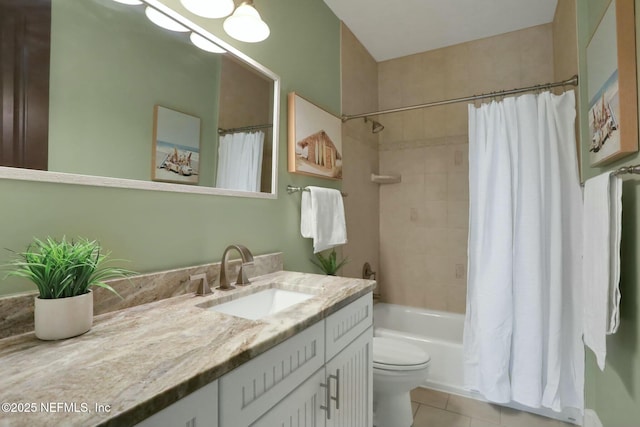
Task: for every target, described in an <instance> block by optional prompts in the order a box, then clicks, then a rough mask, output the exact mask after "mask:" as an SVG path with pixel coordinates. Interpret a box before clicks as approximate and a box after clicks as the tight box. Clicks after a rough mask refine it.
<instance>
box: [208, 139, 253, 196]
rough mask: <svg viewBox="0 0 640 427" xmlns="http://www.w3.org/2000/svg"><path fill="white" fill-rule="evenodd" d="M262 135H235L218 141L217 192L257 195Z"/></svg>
mask: <svg viewBox="0 0 640 427" xmlns="http://www.w3.org/2000/svg"><path fill="white" fill-rule="evenodd" d="M263 145H264V132H262V131H258V132H251V133H247V132H237V133H232V134H227V135H223V136H222V137H220V141H219V145H218V173H217V177H216V187H217V188H227V189H230V190H241V191H256V192H257V191H260V181H261V175H262V148H263Z"/></svg>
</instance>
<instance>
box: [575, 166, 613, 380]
mask: <svg viewBox="0 0 640 427" xmlns="http://www.w3.org/2000/svg"><path fill="white" fill-rule="evenodd" d="M583 220H584V222H583V266H582V271H583V278H584V313H583V314H584V325H583V326H584V343H585V344H586V345H587V346H588V347H589V348H590V349H591V350H592V351H593V352H594V354H595V355H596V359H597V361H598V366H599V367H600V369H601V370H604V364H605V358H606V355H607V339H606V335H610V334H613V333H615V332H616V331H617V330H618V324H619V323H620V311H619V306H620V289H619V287H618V285H619V282H620V236H621V229H622V181H621V180H620V178H618V177H616V176H613V175H611V173H610V172H608V173H604V174H602V175H599V176H597V177H595V178H591V179H589V180H587V182H586V183H585V186H584V212H583Z"/></svg>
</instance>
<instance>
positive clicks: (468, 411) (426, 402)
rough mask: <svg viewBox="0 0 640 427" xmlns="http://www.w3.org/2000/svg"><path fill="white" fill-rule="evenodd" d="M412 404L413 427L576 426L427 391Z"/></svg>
mask: <svg viewBox="0 0 640 427" xmlns="http://www.w3.org/2000/svg"><path fill="white" fill-rule="evenodd" d="M411 401H412V402H411V405H412V407H413V427H570V426H573V424H567V423H564V422H562V421H558V420H553V419H550V418H545V417H541V416H538V415H534V414H530V413H528V412H522V411H518V410H515V409H511V408H504V407H501V406H498V405H492V404H490V403H486V402H480V401H478V400H474V399H468V398H466V397H460V396H457V395H455V394H447V393H442V392H439V391H435V390H429V389H424V388H416V389H414V390H413V391H412V392H411ZM574 427H575V426H574Z"/></svg>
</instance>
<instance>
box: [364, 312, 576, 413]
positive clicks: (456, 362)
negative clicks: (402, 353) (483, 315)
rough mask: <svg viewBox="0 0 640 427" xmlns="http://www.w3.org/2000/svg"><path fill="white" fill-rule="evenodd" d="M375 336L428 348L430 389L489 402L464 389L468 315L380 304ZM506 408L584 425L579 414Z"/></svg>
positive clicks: (426, 383) (519, 407)
mask: <svg viewBox="0 0 640 427" xmlns="http://www.w3.org/2000/svg"><path fill="white" fill-rule="evenodd" d="M373 326H374V335H375V336H377V337H388V338H397V339H401V340H403V341H407V342H410V343H412V344H415V345H417V346H419V347H420V348H422V349H424V350H425V351H426V352H427V353H429V355H430V356H431V365H430V367H429V378H428V379H427V381H426V382H425V384H424V385H423V386H424V387H426V388H431V389H434V390H439V391H442V392H445V393H453V394H458V395H461V396H465V397H470V398H473V399H477V400H482V401H486V400H485V399H484V398H483V397H482V395H481V394H479V393H476V392H471V391H468V390H466V389H465V388H464V377H463V364H462V332H463V329H464V315H462V314H456V313H448V312H444V311H436V310H425V309H421V308H413V307H405V306H402V305H396V304H385V303H378V304H376V305H374V307H373ZM503 406H508V407H510V408H514V409H518V410H522V411H527V412H532V413H535V414H538V415H542V416H545V417H549V418H555V419H558V420H562V421H566V422H570V423H574V424H578V425H582V416H581V415H580V413H579V411H577V410H573V409H571V408H569V409H567V410H565V411H564V412H562V413H556V412H553V411H552V410H550V409H546V408H541V409H532V408H528V407H525V406H522V405H519V404H517V403H511V404H507V405H503Z"/></svg>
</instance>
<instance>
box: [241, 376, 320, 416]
mask: <svg viewBox="0 0 640 427" xmlns="http://www.w3.org/2000/svg"><path fill="white" fill-rule="evenodd" d="M324 379H325V374H324V368H321V369H320V370H318V372H316V373H315V374H314V375H312V376H311V377H310V378H309V379H308V380H307V381H305V382H304V383H302V385H300V386H299V387H298V388H297V389H295V390H294V391H293V392H292V393H291V394H290V395H288V396H287V397H285V398H284V399H283V400H282V401H281V402H280V403H278V404H277V405H276V406H275V407H274V408H272V409H271V410H270V411H269V412H267V413H266V414H265V415H264V416H263V417H262V418H260V419H259V420H258V421H256V422H255V423H254V424H251V427H324V417H325V415H324V411H323V410H322V409H321V407H322V406H323V405H324V404H325V398H326V392H325V389H324V388H322V387H321V385H320V384H321V383H322V382H323V381H324Z"/></svg>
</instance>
